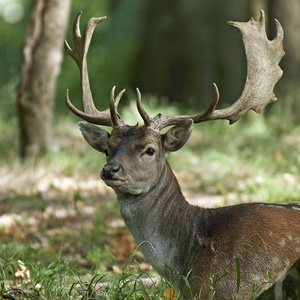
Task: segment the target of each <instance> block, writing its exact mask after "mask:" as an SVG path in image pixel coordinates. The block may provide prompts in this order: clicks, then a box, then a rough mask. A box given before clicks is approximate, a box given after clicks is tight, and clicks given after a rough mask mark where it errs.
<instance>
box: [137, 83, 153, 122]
mask: <svg viewBox="0 0 300 300" xmlns="http://www.w3.org/2000/svg"><path fill="white" fill-rule="evenodd" d="M136 96H137V97H136V98H137V101H136V106H137V109H138V112H139V114H140V116H141V117H142V119H143V120H144V124H145V126H150V125H151V118H150V117H149V115H148V114H147V113H146V111H145V109H144V108H143V106H142V100H141V92H140V90H139V89H138V88H136Z"/></svg>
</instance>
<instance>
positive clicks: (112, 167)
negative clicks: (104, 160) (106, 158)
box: [101, 162, 121, 179]
mask: <svg viewBox="0 0 300 300" xmlns="http://www.w3.org/2000/svg"><path fill="white" fill-rule="evenodd" d="M120 168H121V167H120V164H119V163H117V162H109V163H108V164H106V165H105V166H104V167H103V169H102V172H101V177H102V178H103V179H113V177H114V176H115V175H116V174H117V173H118V172H119V171H120Z"/></svg>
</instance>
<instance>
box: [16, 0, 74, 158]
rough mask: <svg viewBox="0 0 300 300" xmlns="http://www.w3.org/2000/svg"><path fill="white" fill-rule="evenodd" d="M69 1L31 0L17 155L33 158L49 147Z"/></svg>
mask: <svg viewBox="0 0 300 300" xmlns="http://www.w3.org/2000/svg"><path fill="white" fill-rule="evenodd" d="M70 2H71V0H63V1H61V0H34V1H33V6H32V16H31V20H30V22H29V26H28V31H27V35H26V37H25V42H24V47H23V53H22V54H23V64H22V70H21V82H20V84H19V86H18V91H17V92H18V95H17V108H18V118H19V132H20V156H21V157H22V158H24V159H25V158H32V157H35V156H36V155H39V154H42V153H44V152H45V151H46V150H47V149H48V148H49V146H50V145H51V139H52V117H53V103H54V95H55V86H56V78H57V76H58V74H59V72H60V65H61V62H62V57H63V53H62V50H63V40H64V37H65V31H66V27H67V24H68V20H69V10H70Z"/></svg>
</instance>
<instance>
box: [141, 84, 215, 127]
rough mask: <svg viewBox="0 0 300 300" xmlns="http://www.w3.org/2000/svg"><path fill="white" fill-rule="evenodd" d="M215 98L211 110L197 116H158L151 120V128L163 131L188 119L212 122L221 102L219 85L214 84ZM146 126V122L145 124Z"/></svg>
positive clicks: (195, 121) (196, 121)
mask: <svg viewBox="0 0 300 300" xmlns="http://www.w3.org/2000/svg"><path fill="white" fill-rule="evenodd" d="M213 86H214V92H215V95H214V98H213V101H212V102H211V104H210V106H209V108H208V109H207V110H206V111H205V112H203V113H200V114H196V115H183V116H170V117H168V116H162V114H158V115H157V116H156V117H154V118H153V119H150V125H149V126H150V127H151V128H152V129H153V130H156V131H161V130H162V129H163V128H165V127H168V126H171V125H176V124H179V123H181V122H182V121H184V120H187V119H191V120H193V122H194V123H200V122H204V121H207V120H210V118H211V115H212V114H213V112H214V110H215V108H216V106H217V104H218V102H219V90H218V87H217V85H216V84H215V83H214V84H213ZM145 124H146V122H145Z"/></svg>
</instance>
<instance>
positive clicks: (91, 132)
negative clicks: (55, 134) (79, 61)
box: [78, 122, 110, 152]
mask: <svg viewBox="0 0 300 300" xmlns="http://www.w3.org/2000/svg"><path fill="white" fill-rule="evenodd" d="M78 125H79V128H80V131H81V133H82V135H83V137H84V138H85V140H86V141H87V142H88V143H89V144H90V145H91V146H92V147H93V148H94V149H96V150H98V151H100V152H104V151H105V150H106V149H107V142H108V139H109V137H110V134H109V133H108V132H107V131H106V130H104V129H102V128H100V127H98V126H95V125H92V124H89V123H85V122H79V123H78Z"/></svg>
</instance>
